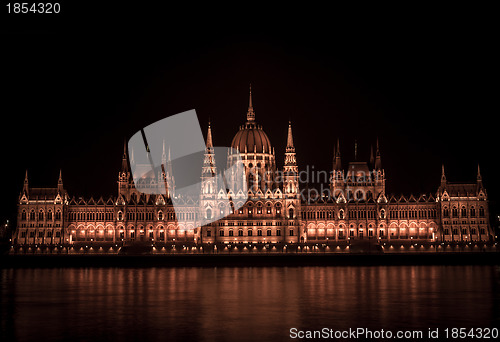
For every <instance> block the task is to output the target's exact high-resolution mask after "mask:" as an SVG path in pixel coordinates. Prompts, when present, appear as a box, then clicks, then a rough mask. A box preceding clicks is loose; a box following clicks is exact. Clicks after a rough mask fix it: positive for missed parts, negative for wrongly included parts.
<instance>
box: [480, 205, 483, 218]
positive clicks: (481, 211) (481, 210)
mask: <svg viewBox="0 0 500 342" xmlns="http://www.w3.org/2000/svg"><path fill="white" fill-rule="evenodd" d="M479 216H480V217H484V207H479Z"/></svg>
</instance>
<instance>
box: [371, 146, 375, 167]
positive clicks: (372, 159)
mask: <svg viewBox="0 0 500 342" xmlns="http://www.w3.org/2000/svg"><path fill="white" fill-rule="evenodd" d="M374 162H375V158H373V145H370V164H372V165H373V163H374Z"/></svg>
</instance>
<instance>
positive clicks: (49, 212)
mask: <svg viewBox="0 0 500 342" xmlns="http://www.w3.org/2000/svg"><path fill="white" fill-rule="evenodd" d="M47 220H52V211H51V210H49V211H47Z"/></svg>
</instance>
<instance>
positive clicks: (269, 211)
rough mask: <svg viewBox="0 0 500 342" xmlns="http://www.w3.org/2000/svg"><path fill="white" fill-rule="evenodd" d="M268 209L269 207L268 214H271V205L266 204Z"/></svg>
mask: <svg viewBox="0 0 500 342" xmlns="http://www.w3.org/2000/svg"><path fill="white" fill-rule="evenodd" d="M266 207H267V211H266V212H267V213H268V214H270V213H271V203H267V204H266Z"/></svg>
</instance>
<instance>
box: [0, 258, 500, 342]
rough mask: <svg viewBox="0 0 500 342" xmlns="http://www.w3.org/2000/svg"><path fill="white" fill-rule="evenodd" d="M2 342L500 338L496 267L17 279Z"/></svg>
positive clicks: (4, 296) (4, 286)
mask: <svg viewBox="0 0 500 342" xmlns="http://www.w3.org/2000/svg"><path fill="white" fill-rule="evenodd" d="M0 275H1V278H0V279H1V295H0V298H1V308H0V316H1V335H0V339H1V340H2V341H10V340H19V341H29V340H40V339H42V340H51V341H62V340H72V341H78V340H103V339H106V340H137V341H149V340H155V341H172V340H187V339H189V340H193V341H194V340H202V341H215V340H217V341H219V340H237V341H241V340H262V341H269V340H274V341H278V340H290V339H289V329H290V328H291V327H296V328H298V329H302V330H312V329H321V328H323V327H328V328H332V329H348V328H357V327H368V328H370V329H385V330H387V329H391V330H396V329H424V330H427V328H431V327H442V328H445V327H494V326H496V327H498V326H499V325H500V324H499V323H500V295H499V293H500V291H499V290H500V271H499V268H498V267H497V266H387V267H385V266H375V267H297V268H294V267H283V268H278V267H269V268H267V267H248V268H229V267H228V268H220V267H219V268H140V269H124V268H87V269H84V268H82V269H76V268H75V269H68V268H66V269H7V270H0Z"/></svg>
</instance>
